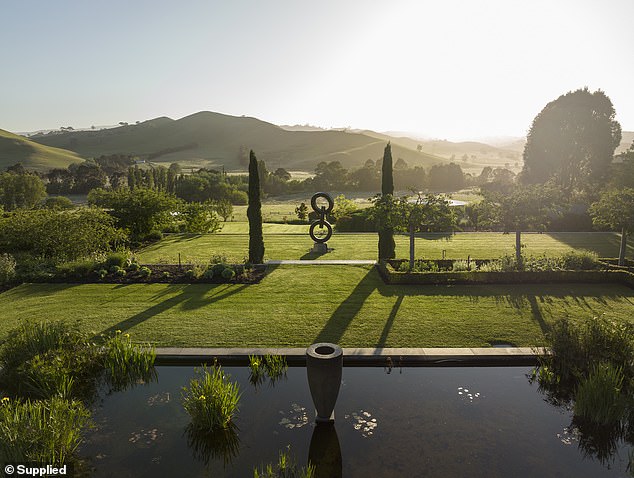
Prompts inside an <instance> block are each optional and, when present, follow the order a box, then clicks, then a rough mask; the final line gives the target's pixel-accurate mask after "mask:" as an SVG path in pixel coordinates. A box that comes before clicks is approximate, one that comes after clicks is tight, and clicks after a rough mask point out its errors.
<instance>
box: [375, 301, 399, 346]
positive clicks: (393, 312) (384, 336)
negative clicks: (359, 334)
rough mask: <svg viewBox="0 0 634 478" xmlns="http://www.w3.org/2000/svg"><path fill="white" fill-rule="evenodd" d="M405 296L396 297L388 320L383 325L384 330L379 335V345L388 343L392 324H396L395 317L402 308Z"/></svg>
mask: <svg viewBox="0 0 634 478" xmlns="http://www.w3.org/2000/svg"><path fill="white" fill-rule="evenodd" d="M404 297H405V296H404V295H399V296H398V298H397V299H396V302H394V305H393V306H392V310H391V311H390V315H389V316H388V318H387V320H386V321H385V325H384V326H383V331H382V332H381V337H379V341H378V343H377V347H385V344H386V343H387V336H388V334H389V333H390V330H391V329H392V325H393V324H394V319H396V314H397V313H398V310H399V309H400V308H401V304H402V303H403V298H404Z"/></svg>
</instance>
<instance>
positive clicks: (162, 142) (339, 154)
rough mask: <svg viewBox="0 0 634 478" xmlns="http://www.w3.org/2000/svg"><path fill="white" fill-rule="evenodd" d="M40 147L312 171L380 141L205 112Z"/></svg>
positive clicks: (420, 160)
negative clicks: (252, 160)
mask: <svg viewBox="0 0 634 478" xmlns="http://www.w3.org/2000/svg"><path fill="white" fill-rule="evenodd" d="M30 139H31V140H33V141H36V142H38V143H40V144H43V145H47V146H53V147H57V148H64V149H68V150H70V151H73V152H75V153H77V154H79V155H81V156H83V157H97V156H101V155H103V154H115V153H124V154H132V155H136V156H139V157H140V158H141V159H150V160H151V161H153V162H165V163H172V162H179V163H181V164H183V165H184V166H185V167H221V166H224V167H225V169H227V170H240V169H245V166H246V164H245V161H244V159H245V158H244V155H245V153H244V152H245V151H246V152H247V153H248V150H250V149H253V150H254V151H255V152H256V154H257V156H258V159H262V160H264V161H266V164H267V166H268V167H269V169H274V168H277V167H284V168H286V169H290V170H304V171H313V170H314V168H315V166H316V165H317V164H318V163H319V162H321V161H340V162H341V164H342V165H343V166H344V167H346V168H357V167H360V166H362V165H363V164H364V163H365V161H366V160H367V159H378V158H380V157H382V155H383V148H384V147H385V143H386V142H387V141H386V140H385V139H384V138H376V137H371V136H368V135H365V134H354V133H350V132H345V131H336V130H328V131H287V130H285V129H283V128H281V127H279V126H276V125H274V124H271V123H267V122H265V121H261V120H258V119H256V118H250V117H237V116H229V115H224V114H220V113H212V112H208V111H204V112H199V113H195V114H193V115H190V116H186V117H184V118H181V119H179V120H173V119H170V118H166V117H161V118H156V119H153V120H149V121H145V122H143V123H139V124H135V125H127V126H121V127H117V128H111V129H104V130H99V131H65V132H60V133H57V132H56V133H54V134H45V135H35V136H32V137H31V138H30ZM392 154H393V155H394V157H395V158H399V157H400V158H403V159H404V160H405V161H407V162H408V164H410V165H411V166H416V165H420V166H426V167H430V166H431V165H433V164H437V163H441V162H445V161H446V160H445V159H444V158H441V157H440V156H436V155H433V154H430V153H426V152H419V151H416V149H415V147H414V148H413V149H412V148H409V147H407V146H406V145H404V144H395V147H394V149H393V152H392Z"/></svg>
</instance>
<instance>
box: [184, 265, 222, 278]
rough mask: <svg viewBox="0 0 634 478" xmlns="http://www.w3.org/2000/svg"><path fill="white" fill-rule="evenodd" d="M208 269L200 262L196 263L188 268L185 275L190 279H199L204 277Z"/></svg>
mask: <svg viewBox="0 0 634 478" xmlns="http://www.w3.org/2000/svg"><path fill="white" fill-rule="evenodd" d="M206 270H207V268H206V267H204V266H201V265H200V264H194V265H193V266H192V268H191V269H188V270H187V271H186V272H185V277H187V278H188V279H189V280H198V279H200V278H201V277H202V275H203V274H204V273H205V271H206ZM214 273H215V272H214Z"/></svg>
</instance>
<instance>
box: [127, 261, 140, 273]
mask: <svg viewBox="0 0 634 478" xmlns="http://www.w3.org/2000/svg"><path fill="white" fill-rule="evenodd" d="M140 268H141V266H140V265H139V263H138V262H131V263H130V265H129V266H128V271H130V272H137V271H138V270H139V269H140Z"/></svg>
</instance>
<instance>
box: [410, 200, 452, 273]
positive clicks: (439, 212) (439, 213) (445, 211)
mask: <svg viewBox="0 0 634 478" xmlns="http://www.w3.org/2000/svg"><path fill="white" fill-rule="evenodd" d="M400 203H401V205H400V210H401V214H402V217H403V226H404V227H406V228H407V229H408V231H409V267H410V269H412V268H413V267H414V251H415V242H414V241H415V233H416V232H448V231H451V230H452V229H453V226H454V224H455V217H454V213H453V211H452V209H451V206H450V203H449V200H448V199H447V198H446V197H445V196H442V195H439V194H426V195H423V194H420V193H419V194H418V197H417V198H416V200H415V201H412V200H410V198H408V197H407V196H405V197H403V198H401V200H400Z"/></svg>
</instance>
